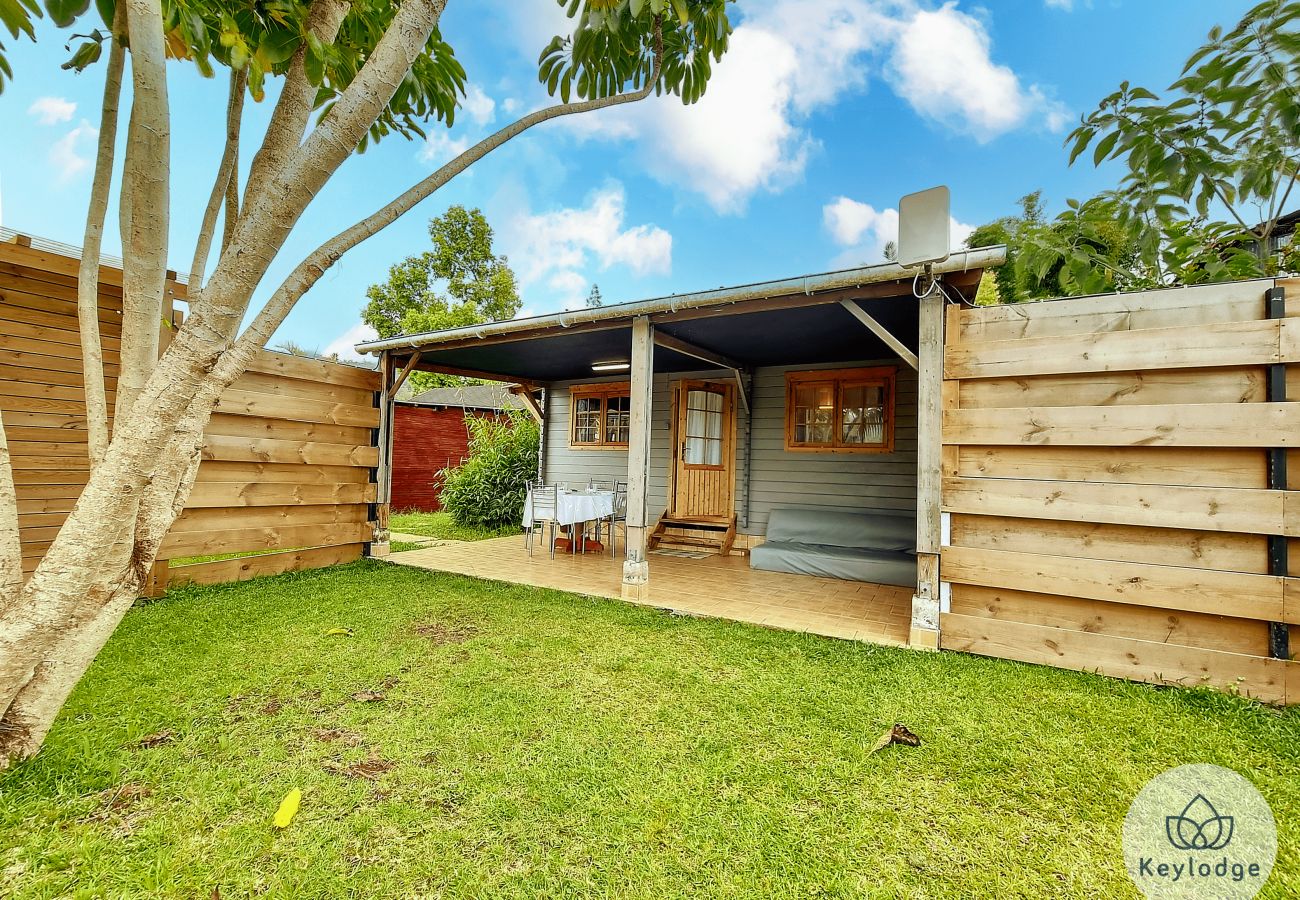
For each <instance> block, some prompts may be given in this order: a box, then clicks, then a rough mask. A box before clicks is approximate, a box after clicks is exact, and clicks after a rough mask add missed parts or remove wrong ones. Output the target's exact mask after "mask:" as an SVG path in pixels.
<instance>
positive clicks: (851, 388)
mask: <svg viewBox="0 0 1300 900" xmlns="http://www.w3.org/2000/svg"><path fill="white" fill-rule="evenodd" d="M843 396H844V400H843V409H842V410H841V413H840V440H841V441H842V442H843V443H845V444H857V445H863V444H883V443H884V442H885V390H884V387H883V386H881V385H878V384H846V385H844V389H843Z"/></svg>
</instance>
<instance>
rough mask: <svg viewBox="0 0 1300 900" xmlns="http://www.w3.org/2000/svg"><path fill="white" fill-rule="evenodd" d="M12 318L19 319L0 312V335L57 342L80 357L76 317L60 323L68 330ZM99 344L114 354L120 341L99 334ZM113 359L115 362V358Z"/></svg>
mask: <svg viewBox="0 0 1300 900" xmlns="http://www.w3.org/2000/svg"><path fill="white" fill-rule="evenodd" d="M3 308H4V307H0V310H3ZM14 318H15V319H19V321H13V320H9V319H4V313H3V312H0V321H3V324H0V335H4V336H5V337H6V338H7V339H8V340H10V341H17V340H24V341H41V342H43V343H47V344H59V345H63V346H68V347H75V348H76V351H77V356H78V357H80V355H81V334H80V332H79V331H77V330H76V329H77V320H76V319H67V320H65V321H64V322H61V323H60V324H67V325H70V326H71V327H72V329H73V330H71V331H68V330H65V329H64V328H54V327H51V326H49V325H44V324H40V323H38V322H32V321H27V320H28V319H29V317H28V316H15V317H14ZM99 345H100V347H101V348H102V351H103V353H104V355H105V356H106V357H107V356H109V355H110V354H111V355H112V356H116V355H117V351H118V350H119V349H120V348H121V346H122V342H121V340H119V339H118V338H116V337H113V336H109V335H103V334H101V335H100V336H99ZM6 349H8V348H6ZM14 349H21V348H14ZM113 361H114V362H116V359H114V360H113Z"/></svg>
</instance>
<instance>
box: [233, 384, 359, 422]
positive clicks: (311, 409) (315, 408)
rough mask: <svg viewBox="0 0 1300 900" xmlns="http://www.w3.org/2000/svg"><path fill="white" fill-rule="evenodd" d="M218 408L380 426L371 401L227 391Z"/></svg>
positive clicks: (290, 418)
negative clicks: (336, 400) (314, 398)
mask: <svg viewBox="0 0 1300 900" xmlns="http://www.w3.org/2000/svg"><path fill="white" fill-rule="evenodd" d="M216 410H217V412H219V413H226V414H229V415H240V416H259V417H264V418H276V419H287V420H289V421H294V422H322V423H326V424H332V425H359V426H363V427H366V428H377V427H379V409H378V407H376V406H374V405H372V404H367V405H365V406H356V405H352V404H348V403H335V402H333V401H330V400H308V399H305V398H302V397H294V398H290V397H283V396H278V395H276V394H259V393H255V392H253V391H237V390H228V391H226V392H225V393H224V394H222V395H221V399H220V400H218V401H217V407H216Z"/></svg>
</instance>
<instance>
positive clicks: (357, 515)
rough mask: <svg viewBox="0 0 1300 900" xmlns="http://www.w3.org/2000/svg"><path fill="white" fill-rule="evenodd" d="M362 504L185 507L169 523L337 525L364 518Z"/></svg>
mask: <svg viewBox="0 0 1300 900" xmlns="http://www.w3.org/2000/svg"><path fill="white" fill-rule="evenodd" d="M367 513H368V508H367V507H366V505H365V504H361V503H358V504H337V505H335V504H326V505H316V506H296V505H280V506H249V507H233V508H231V507H200V508H196V509H188V508H187V509H185V510H184V511H183V512H182V513H181V514H180V515H179V516H178V517H177V518H176V521H175V522H174V523H173V524H172V528H171V532H172V533H173V534H175V533H177V532H182V531H213V530H220V529H225V528H253V527H258V528H262V527H273V526H274V527H279V526H299V525H338V524H341V523H346V522H353V523H355V522H364V521H366V518H367Z"/></svg>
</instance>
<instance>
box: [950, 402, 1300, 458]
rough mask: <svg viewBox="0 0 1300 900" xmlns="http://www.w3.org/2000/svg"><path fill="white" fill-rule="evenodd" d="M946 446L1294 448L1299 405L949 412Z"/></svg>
mask: <svg viewBox="0 0 1300 900" xmlns="http://www.w3.org/2000/svg"><path fill="white" fill-rule="evenodd" d="M943 439H944V442H945V443H949V444H993V445H1048V444H1053V445H1067V446H1079V447H1106V446H1125V445H1144V446H1181V447H1295V446H1300V403H1235V404H1234V403H1204V404H1196V405H1191V404H1182V405H1168V406H1112V407H1091V406H1087V407H1082V406H1061V407H1043V406H1038V407H1029V408H1025V409H979V410H975V409H948V410H944V413H943Z"/></svg>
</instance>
